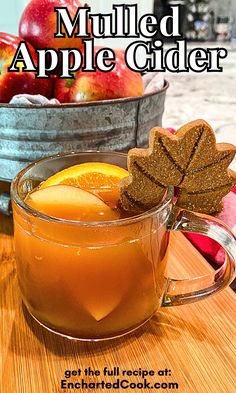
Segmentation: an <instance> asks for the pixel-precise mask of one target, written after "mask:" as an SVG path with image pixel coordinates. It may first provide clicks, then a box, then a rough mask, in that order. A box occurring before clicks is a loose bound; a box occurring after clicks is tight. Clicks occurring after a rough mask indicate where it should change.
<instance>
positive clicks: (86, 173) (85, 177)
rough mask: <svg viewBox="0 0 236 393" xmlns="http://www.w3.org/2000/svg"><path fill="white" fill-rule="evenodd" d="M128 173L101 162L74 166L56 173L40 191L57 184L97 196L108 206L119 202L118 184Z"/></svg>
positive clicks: (43, 184)
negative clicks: (76, 188)
mask: <svg viewBox="0 0 236 393" xmlns="http://www.w3.org/2000/svg"><path fill="white" fill-rule="evenodd" d="M127 176H129V173H128V172H127V171H126V170H125V169H123V168H121V167H119V166H116V165H112V164H107V163H103V162H87V163H84V164H78V165H74V166H72V167H69V168H66V169H64V170H63V171H60V172H58V173H56V174H55V175H53V176H51V177H50V178H49V179H47V180H45V182H44V183H42V184H41V186H40V189H42V188H46V187H50V186H55V185H58V184H64V185H70V186H74V187H78V188H81V189H83V190H86V191H88V192H91V193H92V194H95V195H97V196H99V197H100V198H101V199H102V200H103V201H104V202H107V203H108V204H109V205H113V204H116V203H117V201H118V200H119V196H120V195H119V187H118V184H119V182H120V180H121V179H123V178H124V177H127Z"/></svg>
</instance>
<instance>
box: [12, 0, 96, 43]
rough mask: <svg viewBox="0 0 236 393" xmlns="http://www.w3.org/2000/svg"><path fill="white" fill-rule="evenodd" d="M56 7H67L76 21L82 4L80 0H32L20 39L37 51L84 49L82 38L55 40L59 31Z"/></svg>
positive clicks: (26, 10) (24, 17) (20, 27)
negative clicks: (75, 17) (76, 15)
mask: <svg viewBox="0 0 236 393" xmlns="http://www.w3.org/2000/svg"><path fill="white" fill-rule="evenodd" d="M55 7H67V9H68V11H69V13H70V15H71V18H72V19H74V16H75V14H76V12H77V8H78V7H82V4H81V3H80V1H79V0H31V1H30V2H29V4H28V5H27V6H26V8H25V10H24V12H23V14H22V17H21V20H20V26H19V35H20V37H22V38H23V39H25V40H26V41H28V42H29V43H30V44H31V45H33V47H34V48H36V49H45V48H53V49H60V48H61V49H63V48H67V49H68V48H78V49H80V48H82V46H83V44H82V38H74V37H71V38H69V37H65V38H54V34H55V33H56V31H57V28H56V20H57V14H56V12H55V11H54V8H55ZM89 32H90V30H89Z"/></svg>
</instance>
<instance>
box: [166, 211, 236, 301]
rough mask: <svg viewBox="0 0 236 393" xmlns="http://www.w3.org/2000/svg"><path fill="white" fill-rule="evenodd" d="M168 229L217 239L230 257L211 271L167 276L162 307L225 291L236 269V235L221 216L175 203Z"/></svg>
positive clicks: (227, 256) (196, 299)
mask: <svg viewBox="0 0 236 393" xmlns="http://www.w3.org/2000/svg"><path fill="white" fill-rule="evenodd" d="M168 229H169V230H173V231H181V232H191V233H198V234H201V235H205V236H208V237H209V238H211V239H213V240H216V241H217V242H218V243H219V244H220V245H221V246H222V247H223V248H224V249H225V251H226V259H225V262H224V264H223V265H222V266H221V268H220V269H218V270H217V271H214V272H213V273H211V274H209V275H205V276H202V277H195V278H192V279H186V280H175V279H171V278H167V283H166V288H165V291H164V295H163V299H162V307H169V306H178V305H182V304H188V303H193V302H196V301H199V300H202V299H204V298H206V297H208V296H210V295H213V294H215V293H217V292H219V291H221V290H222V289H224V288H225V287H226V286H227V285H229V284H230V283H231V282H232V281H233V279H234V276H235V270H236V238H235V236H234V235H233V233H232V232H231V231H230V229H229V228H228V227H227V225H225V224H224V223H223V222H222V221H220V220H218V219H217V218H214V217H211V216H207V215H204V214H199V213H192V212H190V211H187V210H183V209H179V208H177V207H174V208H173V210H172V213H171V215H170V219H169V223H168Z"/></svg>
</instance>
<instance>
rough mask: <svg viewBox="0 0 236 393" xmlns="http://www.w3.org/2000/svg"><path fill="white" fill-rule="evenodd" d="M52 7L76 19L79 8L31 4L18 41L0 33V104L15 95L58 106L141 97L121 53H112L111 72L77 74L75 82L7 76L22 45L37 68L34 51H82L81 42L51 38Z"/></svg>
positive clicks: (47, 0) (71, 1)
mask: <svg viewBox="0 0 236 393" xmlns="http://www.w3.org/2000/svg"><path fill="white" fill-rule="evenodd" d="M54 7H67V8H68V11H69V13H70V15H71V16H72V17H74V16H75V14H76V12H77V8H78V7H82V4H81V3H80V2H79V1H78V0H31V1H30V2H29V4H28V5H27V6H26V8H25V10H24V12H23V14H22V17H21V20H20V25H19V37H16V36H12V35H10V34H7V33H0V103H1V102H2V103H8V102H10V100H11V99H12V97H13V96H15V95H17V94H33V95H35V94H41V95H43V96H45V97H47V98H57V99H58V100H59V101H60V102H61V103H71V102H81V101H95V100H107V99H116V98H124V97H135V96H141V95H143V93H144V91H143V90H144V87H143V81H142V77H141V75H140V74H139V73H136V72H133V71H132V70H130V69H129V68H128V67H127V66H126V63H125V60H124V51H121V50H115V53H116V61H115V63H116V66H115V68H114V69H113V70H112V71H110V72H106V73H104V72H101V71H99V70H96V72H83V71H78V72H77V73H76V75H75V79H69V80H67V79H60V78H59V77H58V75H51V77H50V78H49V79H35V73H34V72H22V71H20V72H9V71H8V67H9V66H10V65H11V63H12V60H13V58H14V55H15V53H16V50H17V47H18V45H19V43H20V42H21V41H25V42H26V43H27V45H28V48H29V51H30V53H31V56H32V59H33V61H34V63H35V64H37V56H36V53H35V49H46V48H54V49H56V50H57V49H59V48H61V49H62V48H77V49H79V50H81V51H83V43H82V40H81V39H78V38H74V37H71V38H69V37H66V38H63V39H58V38H54V33H55V32H56V13H55V12H54Z"/></svg>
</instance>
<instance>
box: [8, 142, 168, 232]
mask: <svg viewBox="0 0 236 393" xmlns="http://www.w3.org/2000/svg"><path fill="white" fill-rule="evenodd" d="M87 154H95V155H97V156H99V155H100V154H101V155H108V156H109V155H111V156H121V157H127V153H121V152H116V151H101V150H100V151H99V150H98V151H97V150H87V151H78V152H77V151H76V152H70V153H59V154H55V155H52V156H48V157H44V158H41V159H39V160H37V161H34V162H32V163H31V164H29V165H28V166H27V167H25V168H24V169H22V170H21V171H20V172H19V173H18V174H17V175H16V176H15V178H14V179H13V181H12V183H11V199H12V200H13V202H14V203H16V205H17V206H18V207H20V208H21V209H22V210H24V211H25V212H26V213H27V214H29V215H30V216H34V217H36V218H38V219H40V220H43V221H47V222H51V223H55V224H66V225H68V224H70V225H75V226H79V227H81V226H83V227H95V226H96V227H111V226H122V225H127V224H133V223H136V222H139V221H142V220H144V219H146V218H149V217H151V216H152V215H155V214H158V213H160V212H161V211H162V210H164V209H165V208H166V207H167V206H168V205H169V204H170V203H171V202H172V200H173V196H174V187H172V186H170V187H166V192H165V194H164V196H163V199H162V201H161V202H160V203H159V204H158V205H157V206H155V207H153V208H151V209H149V210H147V211H144V212H142V213H139V214H137V215H134V216H131V217H127V218H121V219H119V220H107V221H79V220H67V219H64V218H58V217H54V216H50V215H47V214H45V213H41V212H39V211H38V210H36V209H34V208H32V207H30V206H29V205H27V204H26V203H25V202H24V200H22V198H21V197H20V195H19V193H18V185H19V182H20V180H21V178H22V177H23V176H24V175H25V174H26V173H27V172H28V171H29V170H30V169H32V168H33V167H36V166H37V165H38V164H41V163H43V162H47V161H50V160H53V159H56V158H59V159H60V158H61V159H63V158H66V157H71V156H83V155H84V156H86V155H87Z"/></svg>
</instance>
